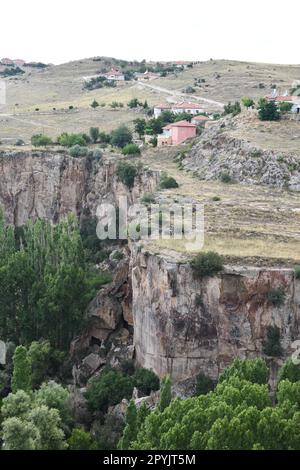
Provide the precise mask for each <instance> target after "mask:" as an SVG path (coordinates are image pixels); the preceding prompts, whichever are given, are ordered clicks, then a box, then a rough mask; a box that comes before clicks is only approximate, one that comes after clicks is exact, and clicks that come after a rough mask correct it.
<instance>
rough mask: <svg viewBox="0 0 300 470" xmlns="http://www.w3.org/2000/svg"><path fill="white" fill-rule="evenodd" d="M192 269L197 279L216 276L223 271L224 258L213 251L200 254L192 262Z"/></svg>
mask: <svg viewBox="0 0 300 470" xmlns="http://www.w3.org/2000/svg"><path fill="white" fill-rule="evenodd" d="M190 264H191V268H192V270H193V273H194V276H195V277H200V278H201V277H205V276H214V275H215V274H217V273H218V272H220V271H222V270H223V258H222V257H221V256H220V255H219V254H218V253H215V252H213V251H208V252H207V253H199V254H198V255H197V256H195V258H194V259H193V260H192V261H191V263H190Z"/></svg>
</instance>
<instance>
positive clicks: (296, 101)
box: [266, 89, 300, 114]
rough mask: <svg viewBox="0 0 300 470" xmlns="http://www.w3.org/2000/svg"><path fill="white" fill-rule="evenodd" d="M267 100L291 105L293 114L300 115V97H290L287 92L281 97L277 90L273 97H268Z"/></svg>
mask: <svg viewBox="0 0 300 470" xmlns="http://www.w3.org/2000/svg"><path fill="white" fill-rule="evenodd" d="M266 100H268V101H275V103H291V104H292V105H293V107H292V109H291V112H292V113H295V114H300V97H299V96H294V95H289V94H288V93H287V92H286V93H285V94H284V95H279V94H278V93H277V90H276V89H274V91H273V93H272V94H271V95H268V96H266Z"/></svg>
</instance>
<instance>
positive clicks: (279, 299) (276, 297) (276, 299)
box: [267, 288, 285, 307]
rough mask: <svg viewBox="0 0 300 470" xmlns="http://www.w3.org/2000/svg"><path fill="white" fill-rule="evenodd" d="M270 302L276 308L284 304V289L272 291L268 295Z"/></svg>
mask: <svg viewBox="0 0 300 470" xmlns="http://www.w3.org/2000/svg"><path fill="white" fill-rule="evenodd" d="M267 299H268V302H270V303H271V304H272V305H274V306H275V307H279V306H280V305H282V304H283V303H284V299H285V292H284V290H283V288H279V289H270V290H269V292H268V294H267Z"/></svg>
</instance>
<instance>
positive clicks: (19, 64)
mask: <svg viewBox="0 0 300 470" xmlns="http://www.w3.org/2000/svg"><path fill="white" fill-rule="evenodd" d="M13 62H14V64H15V65H17V66H18V67H23V65H24V64H25V63H26V61H25V60H23V59H14V60H13Z"/></svg>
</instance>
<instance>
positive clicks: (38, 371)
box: [27, 341, 63, 388]
mask: <svg viewBox="0 0 300 470" xmlns="http://www.w3.org/2000/svg"><path fill="white" fill-rule="evenodd" d="M27 358H28V360H29V363H30V367H31V384H32V388H37V387H39V386H40V385H41V383H42V382H44V381H45V379H46V378H47V375H48V374H49V375H51V374H52V373H54V372H55V371H56V370H57V367H58V365H59V364H60V362H61V360H62V358H63V356H62V355H61V353H59V352H58V351H55V350H54V349H53V348H52V347H51V345H50V342H49V341H33V342H32V343H31V344H30V346H29V347H28V352H27Z"/></svg>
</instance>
